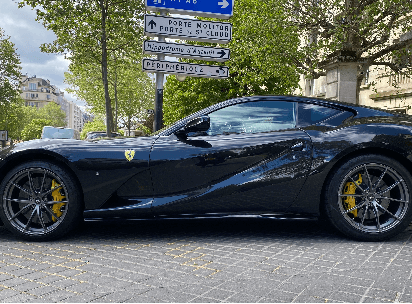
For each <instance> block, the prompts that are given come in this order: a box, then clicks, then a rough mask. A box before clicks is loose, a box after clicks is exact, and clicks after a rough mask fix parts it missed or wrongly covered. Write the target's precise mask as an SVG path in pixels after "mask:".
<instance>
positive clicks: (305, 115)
mask: <svg viewBox="0 0 412 304" xmlns="http://www.w3.org/2000/svg"><path fill="white" fill-rule="evenodd" d="M341 112H342V111H340V110H337V109H333V108H328V107H324V106H320V105H316V104H310V103H299V106H298V125H299V126H300V127H306V126H310V125H314V124H317V123H319V122H321V121H324V120H325V119H328V118H330V117H332V116H334V115H336V114H339V113H341Z"/></svg>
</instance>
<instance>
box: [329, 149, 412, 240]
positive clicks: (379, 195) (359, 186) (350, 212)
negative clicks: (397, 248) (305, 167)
mask: <svg viewBox="0 0 412 304" xmlns="http://www.w3.org/2000/svg"><path fill="white" fill-rule="evenodd" d="M411 179H412V178H411V175H410V173H409V172H408V171H407V170H406V169H405V168H404V167H403V166H402V165H401V164H400V163H399V162H397V161H395V160H393V159H390V158H388V157H385V156H381V155H364V156H359V157H356V158H353V159H351V160H349V161H348V162H346V163H345V164H344V165H342V166H341V167H340V168H339V169H338V170H337V171H336V172H335V174H334V175H333V176H332V179H331V180H330V181H329V183H328V184H327V188H326V195H325V211H326V215H327V218H328V220H329V221H330V222H331V224H332V225H333V226H335V227H336V228H337V229H338V230H339V231H341V232H342V233H344V234H346V235H347V236H350V237H352V238H355V239H359V240H367V241H378V240H383V239H387V238H390V237H392V236H394V235H396V234H398V233H399V232H401V231H403V230H404V229H405V228H406V227H407V226H408V225H409V223H410V222H411V219H412V208H411V203H410V200H411V190H412V183H411Z"/></svg>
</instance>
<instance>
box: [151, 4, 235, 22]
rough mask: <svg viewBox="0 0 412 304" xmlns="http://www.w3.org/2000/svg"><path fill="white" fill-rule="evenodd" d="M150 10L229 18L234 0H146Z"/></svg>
mask: <svg viewBox="0 0 412 304" xmlns="http://www.w3.org/2000/svg"><path fill="white" fill-rule="evenodd" d="M145 1H146V3H145V4H146V8H147V10H149V11H155V12H157V11H160V10H165V11H168V12H170V13H177V14H184V15H192V16H201V17H210V18H220V19H229V18H230V17H231V16H232V15H233V2H234V0H145Z"/></svg>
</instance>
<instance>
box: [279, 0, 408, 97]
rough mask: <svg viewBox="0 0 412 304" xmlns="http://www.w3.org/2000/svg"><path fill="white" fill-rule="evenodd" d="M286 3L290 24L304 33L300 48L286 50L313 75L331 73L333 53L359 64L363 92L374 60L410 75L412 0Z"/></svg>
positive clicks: (298, 65) (302, 67)
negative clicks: (327, 67)
mask: <svg viewBox="0 0 412 304" xmlns="http://www.w3.org/2000/svg"><path fill="white" fill-rule="evenodd" d="M282 5H283V7H284V8H285V11H286V12H288V13H289V15H288V18H287V19H285V20H286V22H287V24H288V25H289V26H291V27H293V28H297V29H298V31H299V35H300V36H301V37H302V44H301V47H300V49H299V52H297V53H295V54H293V53H292V54H290V53H285V55H286V56H287V57H288V58H289V60H290V62H292V63H294V64H296V66H297V67H298V68H299V71H300V72H301V73H304V74H306V75H307V77H312V78H314V79H316V78H319V77H320V76H325V75H326V73H325V69H324V63H325V62H327V60H328V59H330V58H331V57H334V56H336V55H341V57H342V56H343V57H344V56H346V57H349V58H347V59H350V60H352V61H354V62H357V63H358V64H359V65H358V74H357V93H358V94H357V96H358V97H357V98H359V88H360V85H361V83H362V80H363V79H364V77H365V75H366V73H367V71H368V69H369V68H370V67H371V66H377V67H386V68H389V69H390V70H392V71H393V72H395V73H406V74H408V75H410V72H411V67H412V66H411V62H410V61H408V60H404V58H405V56H408V55H409V54H408V52H410V51H409V50H408V46H409V45H411V44H412V33H411V32H410V31H411V29H412V21H411V18H412V2H411V1H410V0H299V1H295V0H286V1H284V3H283V4H282ZM343 59H345V58H343ZM357 103H358V101H357Z"/></svg>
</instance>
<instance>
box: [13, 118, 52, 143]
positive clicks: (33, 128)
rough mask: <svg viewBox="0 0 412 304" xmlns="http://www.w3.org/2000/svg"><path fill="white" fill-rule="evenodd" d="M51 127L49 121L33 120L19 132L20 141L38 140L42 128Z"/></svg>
mask: <svg viewBox="0 0 412 304" xmlns="http://www.w3.org/2000/svg"><path fill="white" fill-rule="evenodd" d="M50 125H52V121H51V120H50V119H44V118H35V119H33V120H32V121H31V122H30V123H29V124H28V125H26V126H25V127H24V129H23V131H22V132H21V139H22V140H31V139H39V138H40V137H41V133H42V131H43V127H45V126H50Z"/></svg>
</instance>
